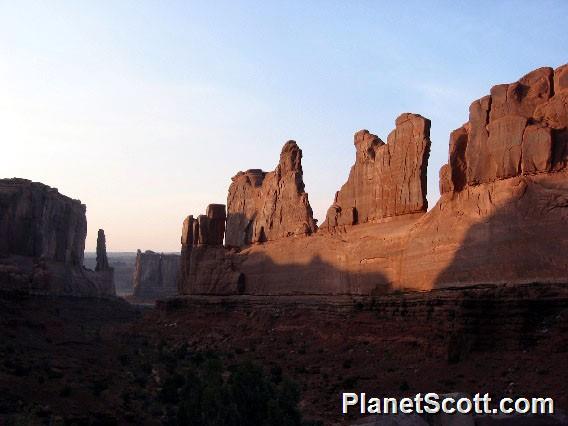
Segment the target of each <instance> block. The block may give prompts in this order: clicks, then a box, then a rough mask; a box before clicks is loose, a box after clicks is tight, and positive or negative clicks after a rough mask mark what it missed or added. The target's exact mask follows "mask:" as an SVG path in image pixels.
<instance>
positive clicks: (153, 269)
mask: <svg viewBox="0 0 568 426" xmlns="http://www.w3.org/2000/svg"><path fill="white" fill-rule="evenodd" d="M179 263H180V256H179V254H164V253H155V252H153V251H150V250H146V251H145V252H142V251H140V250H138V252H137V255H136V264H135V267H134V275H133V277H132V283H133V288H134V296H135V297H137V298H140V299H157V298H160V297H168V296H175V295H176V294H177V293H178V286H177V279H178V274H179Z"/></svg>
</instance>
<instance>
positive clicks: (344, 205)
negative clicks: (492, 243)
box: [322, 114, 430, 228]
mask: <svg viewBox="0 0 568 426" xmlns="http://www.w3.org/2000/svg"><path fill="white" fill-rule="evenodd" d="M354 139H355V141H354V144H355V149H356V157H355V164H354V165H353V167H351V172H350V173H349V178H348V179H347V182H346V183H345V184H344V185H343V186H342V187H341V189H340V190H339V191H338V192H337V193H336V194H335V200H334V202H333V205H332V206H331V207H330V208H329V210H328V211H327V215H326V219H325V222H324V223H323V224H322V228H334V227H337V226H344V225H356V224H359V223H366V222H372V221H376V220H380V219H384V218H387V217H393V216H400V215H405V214H410V213H420V212H423V213H425V212H426V210H427V209H428V202H427V201H426V169H427V167H428V157H429V155H430V120H428V119H426V118H424V117H422V116H420V115H417V114H402V115H400V116H399V117H398V118H397V119H396V128H395V129H394V130H393V131H392V132H391V133H390V134H389V136H388V138H387V143H386V144H385V143H384V142H383V141H382V140H381V139H380V138H379V137H377V136H376V135H373V134H371V133H369V131H367V130H361V131H359V132H357V133H355V138H354Z"/></svg>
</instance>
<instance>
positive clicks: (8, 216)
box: [0, 179, 114, 296]
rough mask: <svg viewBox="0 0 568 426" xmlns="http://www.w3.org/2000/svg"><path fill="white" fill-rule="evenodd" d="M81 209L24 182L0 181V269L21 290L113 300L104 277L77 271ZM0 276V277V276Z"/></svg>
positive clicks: (84, 223) (81, 248)
mask: <svg viewBox="0 0 568 426" xmlns="http://www.w3.org/2000/svg"><path fill="white" fill-rule="evenodd" d="M85 212H86V208H85V206H84V205H83V204H81V202H80V201H78V200H73V199H71V198H68V197H66V196H64V195H61V194H60V193H59V192H58V191H57V189H55V188H50V187H49V186H47V185H43V184H41V183H37V182H31V181H29V180H26V179H0V270H1V271H4V272H3V273H2V274H6V275H7V276H6V277H5V279H3V280H2V282H3V283H9V284H7V285H9V286H11V287H16V288H19V289H22V290H32V291H36V292H37V291H39V292H46V293H55V294H77V295H86V296H101V295H113V294H114V286H113V283H112V279H110V280H109V276H108V275H109V274H106V273H105V274H99V273H95V272H94V271H89V270H86V269H84V268H83V255H84V249H85V237H86V235H87V220H86V216H85ZM1 271H0V272H1Z"/></svg>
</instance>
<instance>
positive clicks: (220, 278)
mask: <svg viewBox="0 0 568 426" xmlns="http://www.w3.org/2000/svg"><path fill="white" fill-rule="evenodd" d="M226 221H227V217H226V213H225V206H224V205H223V204H209V205H208V206H207V211H206V214H205V215H199V216H198V218H197V219H194V217H193V216H188V217H187V218H186V219H185V220H184V222H183V228H182V235H181V261H180V276H179V279H178V287H179V292H180V293H182V294H183V293H220V294H234V293H237V292H238V291H239V290H238V283H239V275H240V274H239V273H238V272H235V271H236V268H235V265H234V262H235V261H237V259H236V258H234V256H233V252H232V251H230V250H227V249H225V248H224V247H223V237H224V233H225V222H226Z"/></svg>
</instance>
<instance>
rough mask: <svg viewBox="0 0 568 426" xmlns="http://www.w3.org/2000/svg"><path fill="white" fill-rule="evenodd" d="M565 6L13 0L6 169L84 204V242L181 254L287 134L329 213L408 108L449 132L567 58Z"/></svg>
mask: <svg viewBox="0 0 568 426" xmlns="http://www.w3.org/2000/svg"><path fill="white" fill-rule="evenodd" d="M567 17H568V2H566V1H565V0H558V1H546V0H545V1H539V2H535V1H520V0H519V1H481V0H480V1H432V2H425V1H409V0H407V1H404V2H394V1H392V2H391V1H378V0H376V1H362V0H361V1H345V0H342V1H331V0H329V1H305V0H303V1H301V0H298V1H296V0H290V1H286V2H281V1H266V0H265V1H201V2H193V1H180V2H176V1H167V2H159V1H126V0H121V1H119V2H117V1H108V0H107V1H104V0H97V1H86V0H79V1H58V0H53V1H49V2H46V1H37V2H31V1H30V2H29V1H25V0H24V1H17V2H16V1H7V0H4V1H2V0H0V146H1V149H0V171H1V174H0V176H1V177H22V178H27V179H31V180H34V181H40V182H43V183H45V184H48V185H50V186H52V187H56V188H58V189H59V191H60V192H61V193H63V194H65V195H68V196H70V197H72V198H77V199H80V200H81V201H82V202H83V203H84V204H86V205H87V222H88V235H87V242H86V250H87V251H92V250H94V248H95V245H96V235H97V230H98V229H99V228H104V229H105V232H106V235H107V247H108V250H109V251H134V250H136V249H142V250H147V249H151V250H155V251H178V250H179V248H180V235H181V225H182V221H183V219H184V217H185V216H187V215H189V214H193V215H196V214H202V213H204V212H205V208H206V206H207V204H210V203H223V204H224V203H225V202H226V198H227V190H228V187H229V184H230V182H231V177H232V176H234V175H235V174H236V173H237V172H238V171H239V170H246V169H250V168H262V169H264V170H267V171H268V170H273V169H274V167H275V165H276V164H277V161H278V157H279V154H280V150H281V148H282V145H283V144H284V143H285V142H286V141H287V140H289V139H294V140H296V141H297V142H298V144H299V146H300V147H301V148H302V150H303V155H304V158H303V169H304V182H305V184H306V191H307V192H308V194H309V199H310V203H311V205H312V207H313V209H314V215H315V217H316V218H318V219H319V220H320V223H321V222H322V221H323V219H324V216H325V211H326V210H327V208H328V207H329V205H331V203H332V201H333V196H334V194H335V191H337V190H338V189H339V188H340V186H341V185H342V184H343V183H344V182H345V180H346V179H347V176H348V174H349V169H350V167H351V165H352V164H353V162H354V159H355V149H354V146H353V134H354V133H355V132H356V131H357V130H360V129H368V130H369V131H371V132H372V133H375V134H377V135H378V136H379V137H381V138H382V139H383V140H385V141H386V137H387V135H388V133H389V132H390V131H391V130H392V129H393V128H394V121H395V119H396V117H397V116H398V115H399V114H401V113H403V112H413V113H418V114H421V115H423V116H425V117H427V118H429V119H431V120H432V129H431V140H432V151H431V156H430V161H429V167H428V200H429V204H430V207H432V206H434V204H435V202H436V200H437V199H438V197H439V192H438V170H439V168H440V167H441V165H442V164H444V163H445V162H446V161H447V156H448V139H449V133H450V132H451V131H452V130H453V129H455V128H457V127H459V126H461V125H462V124H463V123H464V122H466V121H467V119H468V107H469V104H470V103H471V102H472V101H473V100H475V99H478V98H480V97H482V96H484V95H486V94H488V93H489V89H490V88H491V86H493V85H495V84H499V83H507V82H512V81H515V80H517V79H518V78H520V77H521V76H522V75H524V74H526V73H528V72H529V71H531V70H533V69H535V68H538V67H540V66H552V67H557V66H559V65H562V64H564V63H566V62H568V31H566V30H565V29H564V30H563V28H565V27H566V18H567Z"/></svg>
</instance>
